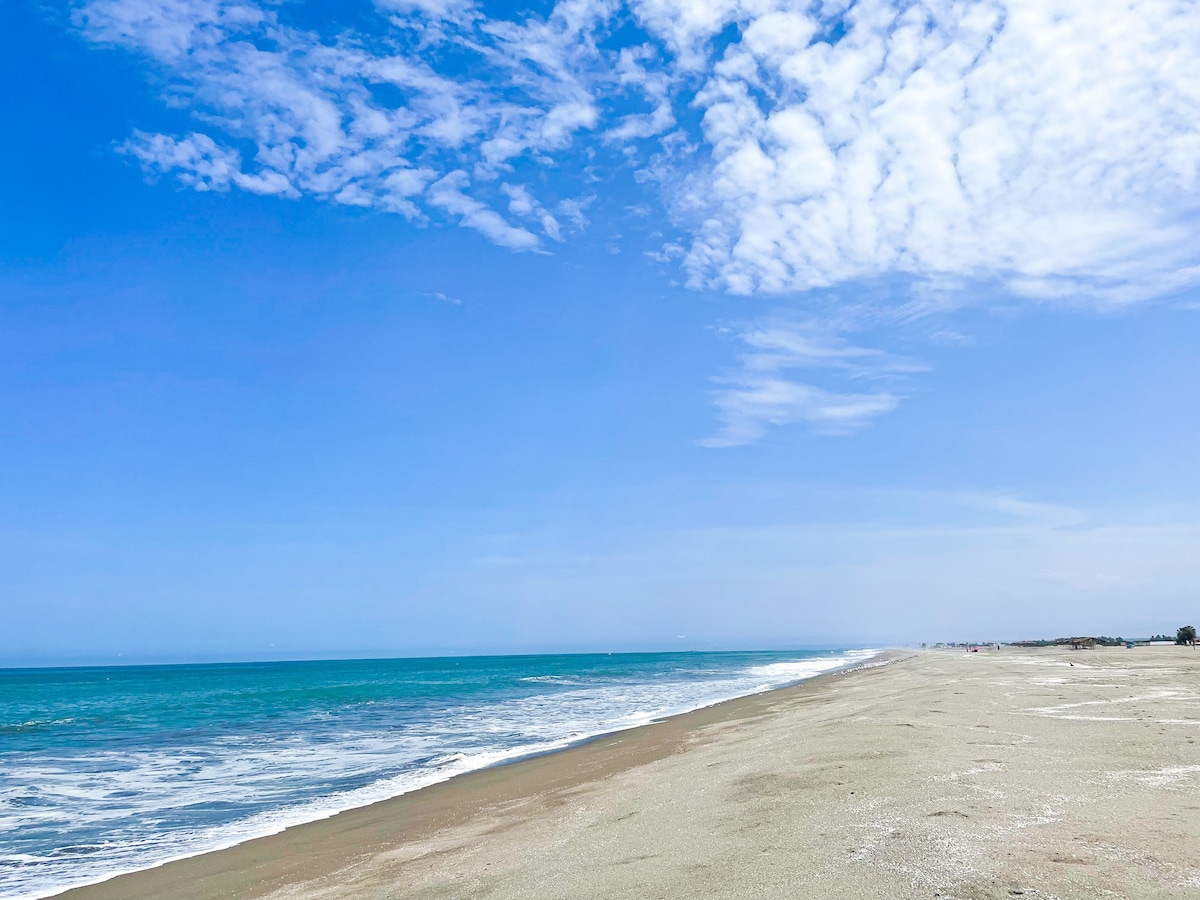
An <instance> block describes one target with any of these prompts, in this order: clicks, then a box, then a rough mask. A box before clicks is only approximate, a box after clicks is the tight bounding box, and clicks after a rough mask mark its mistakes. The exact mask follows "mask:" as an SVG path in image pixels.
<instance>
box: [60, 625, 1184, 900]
mask: <svg viewBox="0 0 1200 900" xmlns="http://www.w3.org/2000/svg"><path fill="white" fill-rule="evenodd" d="M886 662H887V664H886V665H879V664H875V665H870V664H869V665H868V666H865V667H860V668H858V669H855V670H852V671H848V672H844V673H839V674H835V675H824V676H820V677H817V678H814V679H811V680H809V681H806V682H804V683H803V684H800V685H797V686H795V687H790V688H783V689H779V690H775V691H770V692H766V693H763V694H759V695H755V696H751V697H744V698H741V699H737V700H732V701H728V702H725V703H721V704H718V705H715V706H712V707H708V708H705V709H701V710H697V711H695V712H691V713H687V714H684V715H680V716H676V717H674V718H671V719H669V720H667V721H664V722H660V723H656V724H653V725H647V726H644V727H641V728H637V729H632V730H629V731H624V732H619V733H616V734H612V735H609V736H606V737H602V738H599V739H597V740H594V741H591V742H589V743H587V744H584V745H581V746H577V747H573V748H571V749H568V750H564V751H561V752H558V753H553V754H549V755H546V756H541V757H537V758H533V759H528V760H523V761H520V762H516V763H512V764H510V765H505V766H498V767H495V768H491V769H486V770H483V771H479V772H473V773H470V774H467V775H463V776H460V777H457V778H454V779H452V780H450V781H448V782H445V783H443V784H439V785H435V786H433V787H429V788H425V789H423V790H420V791H416V792H413V793H411V794H406V795H404V796H401V797H397V798H394V799H392V800H386V801H383V802H380V803H376V804H374V805H371V806H368V807H364V808H361V809H356V810H350V811H348V812H344V813H340V814H338V815H336V816H333V817H331V818H328V819H325V820H321V821H317V822H312V823H309V824H305V825H300V826H297V827H294V828H290V829H288V830H286V831H284V832H282V833H280V834H277V835H272V836H269V837H265V838H260V839H257V840H253V841H249V842H247V843H244V844H240V845H238V846H235V847H231V848H229V849H226V850H220V851H216V852H213V853H208V854H204V855H201V856H197V857H193V858H190V859H184V860H179V861H176V862H172V863H168V864H166V865H164V866H160V867H158V868H155V869H149V870H146V871H142V872H136V873H133V874H130V875H125V876H121V877H119V878H115V879H112V880H109V881H107V882H103V883H101V884H97V885H92V886H89V887H84V888H79V889H76V890H73V891H68V892H67V893H65V894H63V895H60V896H64V897H68V898H71V900H110V898H111V900H115V898H122V900H133V898H150V897H179V898H218V897H221V898H233V897H238V898H242V897H245V898H251V897H253V898H278V900H283V898H304V900H308V898H311V900H318V898H320V900H333V898H350V897H372V898H375V897H419V898H476V897H479V898H482V897H487V898H540V897H546V898H552V897H562V898H609V897H612V898H617V897H621V898H648V897H663V898H672V897H729V898H734V897H765V898H774V897H779V898H783V897H789V898H794V897H820V898H870V897H926V898H928V897H938V896H940V897H944V898H953V897H957V898H993V897H1011V896H1021V895H1028V896H1042V897H1060V898H1095V897H1129V898H1142V897H1145V898H1151V897H1153V898H1164V897H1194V896H1197V895H1200V747H1198V746H1197V743H1196V741H1197V738H1200V652H1194V651H1193V650H1191V649H1190V648H1186V647H1138V648H1134V649H1125V648H1104V649H1097V650H1084V651H1068V650H1058V649H1045V650H1025V649H1015V648H1005V649H1003V650H999V651H997V650H981V651H980V652H978V653H966V652H964V651H962V650H929V651H920V652H905V653H895V654H893V655H892V656H891V657H890V658H889V659H888V660H887V661H886Z"/></svg>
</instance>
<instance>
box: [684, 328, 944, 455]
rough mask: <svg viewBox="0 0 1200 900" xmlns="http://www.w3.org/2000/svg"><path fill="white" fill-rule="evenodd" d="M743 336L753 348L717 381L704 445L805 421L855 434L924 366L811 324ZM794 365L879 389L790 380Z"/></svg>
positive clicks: (891, 404) (739, 440) (747, 439)
mask: <svg viewBox="0 0 1200 900" xmlns="http://www.w3.org/2000/svg"><path fill="white" fill-rule="evenodd" d="M738 338H739V339H740V340H741V342H742V343H743V344H745V345H746V346H747V347H748V348H749V351H748V352H746V353H743V354H742V355H741V357H740V360H739V362H740V366H739V367H738V369H736V370H735V371H733V372H731V373H728V374H726V375H723V376H721V377H720V378H718V379H716V381H717V383H718V384H719V385H720V387H719V388H718V389H717V390H716V391H714V393H713V402H714V404H715V405H716V407H717V418H718V420H719V421H720V430H719V431H718V432H717V434H715V435H713V436H712V437H709V438H707V439H705V440H704V441H702V442H701V443H703V444H704V446H707V447H736V446H740V445H743V444H750V443H753V442H755V441H757V440H759V439H761V438H762V437H764V436H765V435H766V433H767V430H768V428H769V426H773V425H774V426H779V425H793V424H805V425H808V426H809V427H810V428H811V429H812V430H813V431H815V432H816V433H818V434H829V435H834V434H848V433H851V432H854V431H858V430H859V429H861V428H864V427H866V426H867V425H868V424H869V423H870V422H871V420H872V419H874V418H875V417H877V416H880V415H883V414H884V413H887V412H891V411H892V410H893V409H895V408H896V407H897V406H898V405H899V403H900V400H901V397H900V396H898V395H897V394H896V393H895V391H894V390H893V389H891V388H892V387H894V385H895V384H896V383H897V382H898V380H899V379H900V378H901V377H902V376H903V375H906V374H908V373H911V372H917V371H923V370H924V367H923V366H921V365H920V364H918V363H915V362H913V361H911V360H907V359H903V358H901V357H896V356H892V355H891V354H887V353H884V352H882V351H880V350H873V349H870V348H867V347H859V346H856V345H854V344H850V343H848V342H847V341H845V340H844V339H843V338H841V337H840V336H838V335H836V334H833V333H830V332H829V330H828V329H827V328H824V327H821V326H818V325H815V324H812V323H809V324H800V325H797V324H793V323H787V322H778V321H776V322H770V323H766V324H760V325H758V326H756V327H753V328H749V329H746V330H744V331H742V332H740V333H739V334H738ZM795 370H810V371H811V370H824V371H825V373H826V374H827V375H829V374H832V375H833V376H834V377H836V378H838V379H840V380H841V381H842V382H845V383H846V384H847V386H848V385H849V384H850V383H853V382H859V383H860V384H863V383H865V384H869V385H881V386H879V387H875V388H874V389H872V390H865V391H864V390H861V389H858V390H845V389H839V390H830V389H827V388H824V387H820V386H817V385H815V384H811V383H807V382H806V381H799V380H796V379H795V378H793V377H790V376H789V374H788V373H789V372H792V371H795Z"/></svg>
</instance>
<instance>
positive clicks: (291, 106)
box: [69, 0, 1200, 445]
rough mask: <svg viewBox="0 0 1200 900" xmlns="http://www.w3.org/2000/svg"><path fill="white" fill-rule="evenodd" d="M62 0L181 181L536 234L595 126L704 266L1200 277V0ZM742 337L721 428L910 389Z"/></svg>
mask: <svg viewBox="0 0 1200 900" xmlns="http://www.w3.org/2000/svg"><path fill="white" fill-rule="evenodd" d="M69 2H73V3H74V4H75V22H76V24H77V26H78V27H79V28H80V29H81V31H82V33H83V34H84V35H85V36H86V37H87V38H88V39H89V40H91V41H94V42H97V43H101V44H106V45H115V46H120V47H124V48H126V49H128V50H131V51H134V52H136V53H139V54H142V55H143V56H144V57H146V58H147V59H148V60H149V61H150V62H151V64H152V65H153V66H154V67H155V68H156V70H157V73H158V75H159V77H160V80H161V81H162V83H164V84H165V89H164V93H165V99H166V101H167V102H168V103H169V104H171V105H173V106H176V107H181V108H184V109H186V110H189V111H190V112H191V113H192V114H193V116H194V118H195V120H196V123H197V125H196V127H195V128H194V129H188V130H187V131H188V133H185V134H183V135H161V134H158V135H156V134H149V133H145V132H142V131H137V132H134V134H133V135H132V137H131V138H130V139H129V140H128V141H126V142H124V143H123V144H122V145H121V148H120V149H121V150H122V152H125V153H127V154H129V155H130V156H132V157H134V158H136V159H137V160H139V162H140V163H141V164H142V165H143V167H144V168H145V169H146V171H147V173H148V175H149V176H151V177H162V176H166V175H170V176H173V177H175V178H177V179H178V181H179V182H180V183H181V184H183V185H185V186H187V187H190V188H193V189H195V190H201V191H223V190H228V189H231V188H236V189H240V190H245V191H251V192H255V193H259V194H276V195H281V196H288V197H295V196H301V195H308V196H313V197H317V198H321V199H325V200H328V201H330V202H334V203H340V204H345V205H351V206H358V207H366V208H375V209H379V210H382V211H387V212H394V213H399V214H401V215H404V216H407V217H408V218H410V219H412V220H414V221H415V222H417V223H421V222H423V221H425V220H428V219H430V218H435V217H443V218H449V219H450V220H452V221H454V222H456V223H457V224H460V225H461V226H463V227H467V228H471V229H474V230H475V231H477V232H479V233H480V234H481V235H483V236H484V237H486V238H487V239H488V240H490V241H493V242H495V243H497V244H500V245H502V246H505V247H509V248H512V249H514V250H524V251H537V250H542V249H544V245H545V243H546V241H547V240H549V241H556V242H557V241H562V240H565V239H566V237H567V234H568V232H569V230H571V229H582V228H584V227H586V225H587V224H588V223H587V219H586V217H585V215H584V212H585V210H586V209H587V207H588V205H589V204H590V203H591V202H592V200H593V199H594V197H593V196H590V195H586V193H585V192H586V191H587V190H588V188H586V187H585V186H586V185H587V184H588V183H589V180H590V178H591V175H590V172H591V168H590V167H591V166H592V165H593V162H594V160H593V157H596V156H597V155H599V154H602V153H607V154H608V158H609V160H610V162H614V163H615V164H617V165H621V164H624V165H628V166H630V167H631V168H632V169H633V172H634V175H635V178H636V179H637V180H639V181H641V182H642V183H643V184H646V185H648V186H651V187H652V186H653V184H655V183H657V185H658V188H659V190H660V193H661V199H662V202H663V205H664V208H665V209H666V210H667V212H668V214H669V215H670V217H671V218H672V220H673V222H674V224H675V225H676V226H677V233H676V234H673V235H668V236H664V237H662V240H661V243H662V246H661V247H658V248H655V249H652V250H650V251H649V253H647V256H648V257H649V258H650V259H651V260H653V261H654V262H657V263H659V264H661V265H664V266H670V267H675V266H682V267H683V269H684V270H685V272H686V275H687V278H688V281H689V283H690V284H692V285H693V286H697V287H709V288H717V289H721V290H726V291H731V292H735V293H747V294H752V293H768V294H772V293H787V292H802V291H807V290H811V289H814V288H819V287H828V286H836V285H839V284H844V283H848V282H864V281H876V280H881V279H882V280H888V279H896V280H898V281H899V282H900V283H901V284H906V285H909V287H910V296H909V298H908V302H907V304H906V305H905V308H904V311H903V315H905V316H909V317H912V316H918V315H925V314H927V313H929V312H931V311H934V310H941V311H945V310H947V309H951V308H954V307H956V306H962V305H964V304H965V303H967V302H971V298H973V297H975V296H981V297H983V296H991V295H995V293H996V291H994V290H992V288H995V287H997V286H999V288H1000V289H1001V290H1000V293H1002V294H1006V295H1007V296H1008V299H1011V298H1012V297H1014V296H1016V297H1022V298H1028V299H1032V300H1034V301H1037V302H1055V303H1070V304H1075V305H1091V306H1105V305H1107V306H1112V305H1119V304H1123V303H1129V302H1133V301H1136V300H1142V299H1146V298H1151V297H1156V296H1162V295H1164V294H1167V293H1169V292H1173V291H1178V290H1180V289H1183V288H1187V287H1192V286H1195V285H1198V284H1200V244H1198V243H1197V242H1196V240H1195V239H1194V235H1195V233H1196V228H1197V225H1198V224H1200V53H1197V52H1196V48H1197V47H1200V6H1198V5H1196V4H1194V3H1183V2H1178V0H1086V2H1085V0H979V2H974V3H969V4H961V3H948V2H945V0H858V2H850V0H835V2H826V0H627V2H621V0H558V2H557V3H555V5H554V6H553V7H552V8H551V9H550V10H549V12H548V13H546V14H545V15H538V14H533V13H521V14H520V15H519V16H515V14H514V16H515V17H513V18H501V17H497V18H492V17H489V13H488V12H487V10H486V7H485V6H483V5H479V4H476V3H474V2H472V0H377V2H376V12H377V14H378V15H377V21H375V22H374V23H371V24H367V25H363V24H362V23H361V22H360V24H357V25H355V26H353V27H349V28H339V30H336V31H335V30H334V28H333V26H332V25H331V26H330V31H329V33H327V34H318V33H316V32H314V31H312V30H307V29H305V28H300V27H298V26H296V25H295V24H292V20H291V19H289V14H290V12H291V9H292V7H291V6H290V5H289V4H280V3H277V2H274V0H69ZM572 153H575V154H576V156H574V157H572V155H571V154H572ZM585 157H586V159H585V160H584V161H583V162H581V161H580V160H581V159H582V158H585ZM572 166H574V168H571V167H572ZM547 186H550V187H552V188H554V189H555V190H556V191H557V194H558V195H557V196H553V197H549V196H545V194H546V193H547ZM606 246H607V247H608V248H609V250H610V252H618V251H619V249H620V248H619V247H617V245H616V244H614V243H612V242H611V241H610V242H608V243H607V244H606ZM978 286H986V287H987V288H989V289H988V290H981V291H976V290H974V288H975V287H978ZM841 315H842V316H843V317H845V316H846V315H848V312H847V311H845V310H843V311H842V312H841ZM785 332H786V333H785ZM941 334H942V335H943V338H944V340H945V341H947V342H955V341H958V342H960V343H961V342H962V341H963V340H964V339H962V338H961V337H957V336H956V332H954V331H953V329H944V330H943V332H941ZM742 337H743V340H744V341H745V343H746V345H747V348H748V352H747V353H746V354H745V355H744V356H743V358H742V363H741V367H740V368H739V369H738V370H737V371H735V372H733V373H732V374H729V375H727V376H725V377H724V378H723V379H722V381H721V386H720V388H719V389H718V390H717V392H716V395H715V400H716V404H717V407H718V410H719V414H720V418H721V422H722V428H721V431H720V433H719V434H718V435H716V436H714V437H713V438H710V439H709V441H708V443H709V444H725V445H727V444H740V443H746V442H749V441H752V440H755V439H757V438H758V437H760V436H761V435H762V434H763V433H764V432H765V430H766V429H767V428H768V427H769V426H771V425H782V424H788V423H806V424H807V425H808V426H809V427H811V428H812V429H814V430H816V431H818V432H822V433H844V432H848V431H853V430H855V429H858V428H861V427H863V426H864V425H865V424H867V423H868V422H870V421H871V420H872V419H873V418H875V417H876V416H879V415H881V414H882V413H884V412H887V411H888V410H890V409H893V408H894V407H895V406H896V405H897V404H898V403H899V400H900V398H899V395H898V394H897V393H896V389H895V384H896V379H897V378H899V377H900V376H901V375H903V374H904V373H903V372H902V371H901V370H900V369H897V368H894V367H895V366H898V365H901V362H899V361H897V360H895V359H893V358H891V357H886V356H885V355H884V354H879V353H877V352H875V351H870V350H867V349H864V348H857V347H851V346H848V345H845V344H843V343H838V342H837V341H836V340H834V341H831V340H830V339H828V338H827V337H821V336H818V337H813V335H811V334H805V333H801V332H799V331H796V330H795V329H792V330H790V331H788V330H787V329H784V330H783V331H779V330H778V329H776V330H775V331H762V330H751V331H747V332H746V333H745V334H743V335H742ZM785 338H786V340H787V341H790V342H791V343H790V344H787V345H786V346H784V345H783V344H779V345H772V344H770V341H771V340H776V339H778V340H780V341H783V340H785ZM884 360H886V361H887V365H884V364H883V361H884ZM888 366H892V367H893V368H888ZM800 369H804V370H808V371H810V372H811V371H812V370H820V371H822V372H823V373H825V374H826V375H830V374H831V373H832V374H835V375H836V376H837V377H841V378H844V379H846V380H847V381H849V382H853V383H848V384H843V385H837V386H829V385H824V384H816V383H810V382H811V379H807V380H805V381H797V380H795V378H794V377H793V375H794V372H795V370H800ZM887 379H891V381H890V382H888V383H883V382H885V381H886V380H887Z"/></svg>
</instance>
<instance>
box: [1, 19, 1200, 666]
mask: <svg viewBox="0 0 1200 900" xmlns="http://www.w3.org/2000/svg"><path fill="white" fill-rule="evenodd" d="M1044 6H1045V5H1044V4H1024V3H1018V2H1011V3H999V2H997V3H978V4H974V5H969V6H964V7H949V6H946V5H943V4H937V3H912V4H902V5H895V4H889V3H885V2H866V3H857V4H846V3H828V4H810V3H783V2H776V0H762V2H737V0H729V2H715V0H713V2H685V0H653V2H650V0H647V2H637V3H630V4H620V3H616V2H596V0H573V2H563V3H559V4H557V5H555V4H550V3H543V4H534V5H521V4H483V5H476V4H472V3H471V2H468V0H462V2H457V0H377V2H374V3H372V2H368V0H364V2H357V3H351V2H338V3H334V2H328V0H322V2H301V0H285V2H272V3H268V2H258V0H136V2H135V0H80V2H67V0H61V2H60V0H42V2H34V0H16V2H13V3H8V4H4V5H3V7H0V77H2V78H3V79H4V81H5V83H6V85H7V86H8V89H7V90H5V91H3V92H0V116H2V118H0V121H4V122H5V123H6V126H5V140H3V141H2V142H0V345H2V347H3V352H2V353H0V367H2V377H0V423H2V424H0V471H2V472H3V476H2V477H0V514H2V517H0V527H2V528H3V532H4V535H3V536H4V540H3V542H2V543H0V591H2V596H3V597H4V603H5V606H6V608H7V610H8V612H7V614H6V615H7V619H8V622H7V627H6V628H5V629H4V630H3V631H2V632H0V658H2V659H4V660H6V661H9V662H18V663H19V662H70V661H113V662H115V661H122V660H144V659H213V658H264V657H272V656H297V655H341V654H376V653H378V654H403V653H426V652H472V651H500V652H505V651H529V650H557V649H660V648H676V647H678V648H690V647H702V648H708V647H751V646H755V647H757V646H787V645H827V644H845V643H881V642H885V641H909V640H941V639H956V638H959V639H967V638H980V639H983V638H988V637H995V638H1017V637H1026V636H1037V635H1046V634H1059V633H1066V632H1106V633H1115V632H1124V633H1148V632H1149V631H1151V630H1154V631H1157V630H1163V629H1169V628H1173V627H1175V626H1176V625H1178V624H1181V623H1182V622H1183V621H1184V620H1188V621H1191V620H1192V619H1195V618H1200V615H1197V613H1200V606H1198V604H1200V592H1198V591H1197V588H1196V585H1197V584H1200V516H1198V515H1197V513H1196V509H1197V506H1196V503H1197V500H1198V499H1200V472H1198V469H1197V466H1196V462H1195V459H1196V450H1195V448H1196V447H1197V446H1198V445H1200V440H1198V439H1200V415H1198V414H1200V394H1198V392H1197V390H1196V385H1197V381H1198V376H1200V354H1197V352H1196V349H1195V348H1196V347H1197V338H1198V337H1200V291H1198V290H1197V283H1198V282H1200V251H1197V249H1196V248H1197V247H1200V243H1198V242H1197V241H1196V239H1195V238H1196V224H1197V219H1196V213H1197V200H1198V196H1200V195H1198V192H1197V171H1198V167H1200V131H1198V130H1197V125H1196V123H1197V122H1200V97H1198V96H1197V94H1196V92H1195V85H1196V84H1198V83H1200V62H1198V61H1197V59H1196V55H1195V54H1194V52H1192V48H1194V47H1195V46H1196V40H1197V38H1198V37H1200V15H1198V14H1197V13H1196V12H1195V11H1194V10H1192V9H1190V8H1185V7H1178V8H1176V7H1173V6H1170V5H1167V4H1159V3H1149V2H1139V3H1134V4H1117V3H1111V4H1110V3H1107V2H1103V3H1099V4H1096V3H1087V4H1084V3H1074V2H1067V0H1063V2H1060V3H1059V4H1057V6H1056V7H1055V8H1054V9H1052V10H1048V9H1046V8H1044Z"/></svg>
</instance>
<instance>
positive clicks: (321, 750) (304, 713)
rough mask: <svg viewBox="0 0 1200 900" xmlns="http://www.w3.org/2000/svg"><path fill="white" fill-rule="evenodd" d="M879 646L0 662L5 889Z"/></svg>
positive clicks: (241, 836) (161, 850) (309, 808)
mask: <svg viewBox="0 0 1200 900" xmlns="http://www.w3.org/2000/svg"><path fill="white" fill-rule="evenodd" d="M871 655H873V651H870V650H845V651H829V652H820V653H814V652H761V653H760V652H747V653H618V654H594V655H560V656H549V655H547V656H492V657H443V658H438V659H380V660H343V661H319V662H270V663H238V664H212V665H171V666H124V667H96V668H61V669H8V670H0V897H3V898H33V897H44V896H46V895H48V894H52V893H55V892H57V891H61V890H64V889H66V888H68V887H72V886H75V885H80V884H86V883H90V882H95V881H99V880H103V879H104V878H107V877H110V876H112V875H115V874H117V873H120V872H129V871H133V870H136V869H143V868H147V867H150V866H154V865H157V864H160V863H163V862H165V861H167V860H171V859H177V858H180V857H184V856H191V855H194V854H197V853H202V852H205V851H207V850H214V849H218V848H220V847H227V846H230V845H233V844H236V843H240V842H241V841H245V840H248V839H250V838H254V837H259V836H262V835H266V834H271V833H274V832H277V831H280V830H282V829H283V828H286V827H288V826H289V825H295V824H299V823H301V822H307V821H312V820H314V819H320V818H324V817H326V816H329V815H332V814H334V813H336V812H339V811H341V810H344V809H350V808H352V807H356V806H363V805H365V804H368V803H371V802H374V801H376V800H382V799H385V798H388V797H394V796H397V795H399V794H403V793H406V792H408V791H412V790H416V789H417V788H421V787H424V786H426V785H430V784H434V783H436V782H439V781H444V780H446V779H447V778H450V777H452V776H454V775H458V774H461V773H463V772H468V771H471V770H474V769H480V768H484V767H486V766H491V765H495V764H497V763H502V762H506V761H510V760H514V759H518V758H520V757H524V756H529V755H532V754H536V753H544V752H547V751H550V750H555V749H559V748H562V747H566V746H569V745H570V744H573V743H577V742H579V741H582V740H586V739H588V738H590V737H594V736H596V735H600V734H604V733H606V732H612V731H618V730H621V729H624V728H632V727H634V726H637V725H642V724H645V723H647V722H651V721H654V720H656V719H660V718H662V717H664V716H669V715H673V714H675V713H680V712H685V711H687V710H691V709H697V708H699V707H702V706H707V705H710V704H712V703H716V702H719V701H721V700H726V699H729V698H732V697H738V696H744V695H747V694H753V693H756V692H759V691H763V690H767V689H769V688H773V687H780V686H783V685H786V684H791V683H794V682H797V681H801V680H803V679H805V678H809V677H812V676H814V675H817V674H819V673H821V672H824V671H828V670H830V669H834V668H837V667H839V666H842V665H845V664H846V663H849V662H854V661H859V660H863V659H866V658H869V657H870V656H871Z"/></svg>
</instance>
